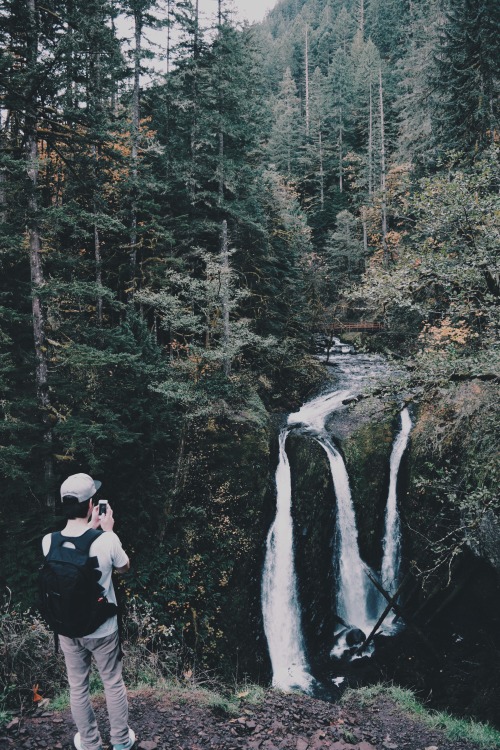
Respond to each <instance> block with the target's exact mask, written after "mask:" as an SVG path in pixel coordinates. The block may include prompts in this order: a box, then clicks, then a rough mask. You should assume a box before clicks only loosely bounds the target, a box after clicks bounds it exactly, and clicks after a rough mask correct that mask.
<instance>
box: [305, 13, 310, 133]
mask: <svg viewBox="0 0 500 750" xmlns="http://www.w3.org/2000/svg"><path fill="white" fill-rule="evenodd" d="M305 65H306V138H309V114H310V113H309V27H308V25H307V24H306V51H305Z"/></svg>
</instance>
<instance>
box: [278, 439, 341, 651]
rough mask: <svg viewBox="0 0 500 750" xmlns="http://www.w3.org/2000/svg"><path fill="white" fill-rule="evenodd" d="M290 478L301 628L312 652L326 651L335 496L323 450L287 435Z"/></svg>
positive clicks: (330, 623) (332, 596)
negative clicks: (311, 646) (310, 645)
mask: <svg viewBox="0 0 500 750" xmlns="http://www.w3.org/2000/svg"><path fill="white" fill-rule="evenodd" d="M287 454H288V458H289V461H290V469H291V475H292V515H293V520H294V547H295V566H296V571H297V580H298V583H299V601H300V604H301V608H302V619H303V630H304V637H305V641H306V645H307V644H314V651H315V652H317V651H320V652H322V651H324V650H326V649H328V647H330V648H331V640H332V633H333V630H334V620H333V612H334V605H335V580H334V575H333V564H332V562H333V537H334V531H335V494H334V492H333V486H332V480H331V474H330V467H329V465H328V459H327V455H326V453H325V451H324V449H323V448H322V447H321V446H320V445H319V443H317V442H316V441H315V440H313V439H311V438H310V437H305V436H303V435H300V434H295V435H294V434H292V435H290V436H289V437H288V440H287Z"/></svg>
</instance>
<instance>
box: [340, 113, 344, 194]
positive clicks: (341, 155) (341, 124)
mask: <svg viewBox="0 0 500 750" xmlns="http://www.w3.org/2000/svg"><path fill="white" fill-rule="evenodd" d="M343 127H344V123H343V120H342V108H341V109H340V123H339V191H340V192H341V193H342V192H344V184H343V183H344V175H343V163H342V162H343V159H344V155H343V153H342V129H343Z"/></svg>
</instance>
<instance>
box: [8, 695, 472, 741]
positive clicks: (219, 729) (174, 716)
mask: <svg viewBox="0 0 500 750" xmlns="http://www.w3.org/2000/svg"><path fill="white" fill-rule="evenodd" d="M94 705H95V707H96V713H97V715H98V719H99V726H100V728H101V732H102V736H103V742H104V745H103V748H104V750H108V749H109V748H110V747H111V745H110V744H109V729H108V726H107V719H106V711H105V705H104V700H103V699H102V698H96V699H95V701H94ZM130 726H132V727H133V729H134V730H135V732H136V734H137V744H136V748H137V750H206V748H212V749H213V750H476V748H477V746H476V745H474V744H471V743H467V742H463V741H459V740H448V739H446V738H445V736H444V734H443V733H442V732H441V731H440V730H433V729H428V728H427V727H425V726H422V725H421V724H419V723H418V721H416V720H415V719H413V718H409V717H408V716H406V715H405V714H404V713H403V712H402V710H401V709H400V708H398V707H397V706H396V705H395V704H393V703H392V702H391V701H390V700H389V699H387V698H385V697H379V698H377V699H375V701H374V703H373V704H371V705H369V706H360V705H357V704H356V702H355V701H354V700H353V699H351V701H350V702H347V703H346V704H342V705H339V704H332V703H326V702H324V701H320V700H315V699H313V698H308V697H306V696H302V695H282V694H280V693H277V692H274V691H269V692H267V693H266V695H265V698H264V700H263V701H262V702H260V703H259V704H257V705H255V704H246V703H245V702H244V700H242V702H241V705H240V711H239V713H238V716H231V717H228V716H227V715H224V713H223V712H222V711H221V709H220V708H218V707H217V706H212V707H211V706H209V705H206V704H203V703H202V702H201V701H200V700H197V699H196V696H192V697H191V696H190V695H188V697H186V698H184V697H183V698H182V699H179V697H178V696H176V697H170V696H169V695H168V694H163V695H158V694H157V693H153V692H150V693H148V692H144V691H141V692H136V693H131V694H130ZM74 732H75V729H74V727H73V723H72V720H71V715H70V712H69V710H66V711H63V712H51V711H43V710H39V711H38V713H35V714H34V715H29V716H25V717H15V718H14V720H13V721H12V722H10V724H8V725H7V726H6V727H3V728H2V729H0V750H8V749H9V750H10V748H16V750H17V749H18V748H19V750H36V749H37V748H45V749H46V750H71V748H72V747H73V743H72V738H73V734H74ZM483 750H484V748H483Z"/></svg>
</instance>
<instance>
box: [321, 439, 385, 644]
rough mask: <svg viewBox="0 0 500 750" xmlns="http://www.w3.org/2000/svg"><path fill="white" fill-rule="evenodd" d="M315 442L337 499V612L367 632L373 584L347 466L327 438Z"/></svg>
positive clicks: (371, 622)
mask: <svg viewBox="0 0 500 750" xmlns="http://www.w3.org/2000/svg"><path fill="white" fill-rule="evenodd" d="M318 442H319V443H320V445H322V446H323V448H324V449H325V451H326V454H327V456H328V461H329V463H330V469H331V472H332V480H333V486H334V489H335V496H336V498H337V538H338V545H337V549H336V550H335V555H336V558H337V561H338V584H337V614H338V615H339V617H341V618H342V619H343V620H344V622H345V623H347V624H349V625H353V626H355V627H357V628H359V629H360V630H362V631H363V632H364V633H365V634H368V633H369V632H370V629H371V627H372V624H373V618H372V617H370V614H369V603H368V595H369V589H370V587H372V586H373V585H372V584H371V582H370V580H369V578H368V576H367V575H366V573H365V570H367V566H366V565H365V563H364V562H363V561H362V560H361V557H360V554H359V546H358V529H357V526H356V516H355V513H354V506H353V502H352V496H351V489H350V487H349V477H348V475H347V469H346V467H345V463H344V461H343V459H342V456H341V455H340V453H339V452H338V450H337V449H336V448H335V447H334V446H333V444H332V443H331V441H330V440H329V439H328V438H319V439H318Z"/></svg>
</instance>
